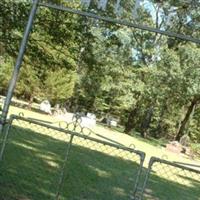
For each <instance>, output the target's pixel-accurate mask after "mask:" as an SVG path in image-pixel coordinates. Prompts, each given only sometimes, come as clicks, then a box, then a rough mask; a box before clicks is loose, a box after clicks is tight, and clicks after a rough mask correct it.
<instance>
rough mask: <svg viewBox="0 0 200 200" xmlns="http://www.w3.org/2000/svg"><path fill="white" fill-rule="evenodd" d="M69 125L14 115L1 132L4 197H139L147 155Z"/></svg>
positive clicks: (0, 171)
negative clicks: (138, 191) (2, 132)
mask: <svg viewBox="0 0 200 200" xmlns="http://www.w3.org/2000/svg"><path fill="white" fill-rule="evenodd" d="M63 125H64V124H62V125H61V124H60V126H63ZM70 127H71V128H70ZM65 128H67V129H64V128H61V127H59V126H57V127H56V126H55V125H51V124H48V123H47V122H46V123H45V122H44V121H38V120H33V119H26V118H24V117H21V116H12V118H11V121H10V123H9V124H8V125H7V128H6V130H5V131H4V134H3V135H2V136H3V137H1V152H0V200H50V199H53V200H55V199H56V200H58V199H59V200H64V199H65V200H66V199H69V200H75V199H79V200H86V199H87V200H103V199H105V200H118V199H119V200H129V199H135V196H136V193H137V187H138V182H139V178H140V173H141V170H142V166H143V161H144V157H145V154H144V153H143V152H140V151H136V150H134V149H132V148H127V147H124V146H123V145H120V144H118V143H115V141H110V140H109V139H106V138H105V137H104V138H102V137H101V136H100V135H98V134H95V133H93V132H92V131H89V130H88V129H83V128H80V127H78V126H77V124H76V126H75V124H70V125H69V124H68V125H67V126H65ZM69 129H71V130H72V131H71V130H69ZM74 130H75V131H76V132H75V131H74ZM78 130H79V132H80V133H77V131H78Z"/></svg>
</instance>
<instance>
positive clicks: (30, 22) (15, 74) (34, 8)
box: [0, 0, 39, 134]
mask: <svg viewBox="0 0 200 200" xmlns="http://www.w3.org/2000/svg"><path fill="white" fill-rule="evenodd" d="M38 3H39V0H33V3H32V8H31V11H30V15H29V19H28V22H27V25H26V29H25V32H24V36H23V39H22V42H21V46H20V49H19V53H18V57H17V60H16V64H15V67H14V70H13V74H12V78H11V80H10V83H9V87H8V92H7V96H6V100H5V102H4V105H3V111H2V116H1V120H0V134H1V133H2V132H3V127H4V125H5V122H6V119H7V115H8V110H9V107H10V103H11V99H12V96H13V92H14V89H15V86H16V82H17V78H18V76H19V72H20V68H21V65H22V61H23V57H24V53H25V50H26V46H27V42H28V39H29V35H30V32H31V28H32V25H33V21H34V18H35V15H36V11H37V8H38Z"/></svg>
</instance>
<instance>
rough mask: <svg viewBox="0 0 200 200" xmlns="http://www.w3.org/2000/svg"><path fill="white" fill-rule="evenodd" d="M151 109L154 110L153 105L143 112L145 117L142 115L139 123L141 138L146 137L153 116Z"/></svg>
mask: <svg viewBox="0 0 200 200" xmlns="http://www.w3.org/2000/svg"><path fill="white" fill-rule="evenodd" d="M153 111H154V108H153V107H150V108H149V109H148V110H147V112H146V113H145V117H144V120H143V122H142V124H141V131H140V132H141V136H142V137H143V138H146V137H147V132H148V129H149V127H150V124H151V119H152V117H153Z"/></svg>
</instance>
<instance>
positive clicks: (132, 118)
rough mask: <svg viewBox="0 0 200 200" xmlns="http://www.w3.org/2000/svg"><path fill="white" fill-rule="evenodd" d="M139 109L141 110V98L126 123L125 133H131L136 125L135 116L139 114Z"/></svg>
mask: <svg viewBox="0 0 200 200" xmlns="http://www.w3.org/2000/svg"><path fill="white" fill-rule="evenodd" d="M138 111H139V100H138V102H137V103H136V105H135V107H134V108H133V109H132V110H131V111H130V113H129V116H128V120H127V122H126V124H125V129H124V133H126V134H129V135H130V133H131V131H132V129H133V128H134V127H135V117H136V116H137V114H138Z"/></svg>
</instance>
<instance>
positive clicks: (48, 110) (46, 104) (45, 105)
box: [40, 100, 51, 114]
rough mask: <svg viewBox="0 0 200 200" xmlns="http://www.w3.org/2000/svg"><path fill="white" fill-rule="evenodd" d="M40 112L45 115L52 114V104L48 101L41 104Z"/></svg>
mask: <svg viewBox="0 0 200 200" xmlns="http://www.w3.org/2000/svg"><path fill="white" fill-rule="evenodd" d="M40 110H41V111H43V112H45V113H49V114H51V104H50V102H49V101H48V100H44V101H42V103H41V104H40Z"/></svg>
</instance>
